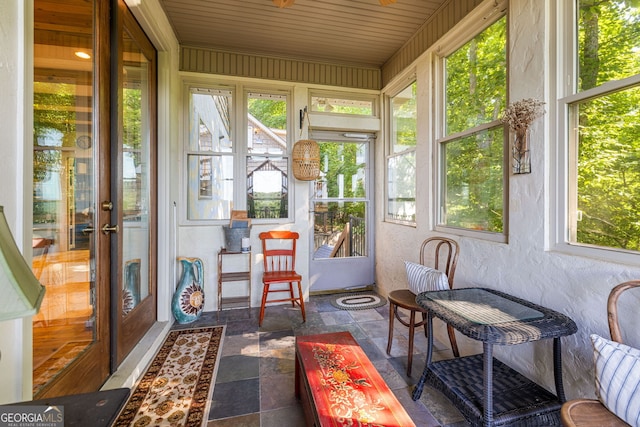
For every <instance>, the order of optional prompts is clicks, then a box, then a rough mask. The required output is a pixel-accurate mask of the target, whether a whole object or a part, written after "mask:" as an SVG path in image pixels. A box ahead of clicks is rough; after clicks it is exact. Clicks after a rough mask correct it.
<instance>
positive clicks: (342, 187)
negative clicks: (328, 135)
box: [320, 142, 366, 225]
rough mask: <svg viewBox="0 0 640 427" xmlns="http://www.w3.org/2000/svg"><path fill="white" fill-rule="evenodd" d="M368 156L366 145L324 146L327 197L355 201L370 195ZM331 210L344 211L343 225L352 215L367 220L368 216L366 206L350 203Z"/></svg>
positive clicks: (324, 179)
mask: <svg viewBox="0 0 640 427" xmlns="http://www.w3.org/2000/svg"><path fill="white" fill-rule="evenodd" d="M365 153H366V145H365V144H361V143H340V142H322V143H320V164H321V169H322V171H323V178H322V180H323V181H324V182H325V183H326V188H327V198H338V197H341V198H346V199H353V198H364V197H365V196H366V195H365V182H364V177H365V167H366V158H365ZM325 167H326V168H325ZM339 177H341V178H339ZM330 208H331V209H333V210H335V211H336V212H334V213H337V211H338V210H340V212H341V213H340V215H338V216H339V217H340V218H343V220H342V224H341V225H343V224H344V222H346V221H348V216H349V215H353V216H355V217H357V218H364V214H365V212H364V203H346V204H344V206H342V207H339V206H338V205H337V204H331V206H330Z"/></svg>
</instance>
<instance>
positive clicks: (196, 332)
mask: <svg viewBox="0 0 640 427" xmlns="http://www.w3.org/2000/svg"><path fill="white" fill-rule="evenodd" d="M223 337H224V326H215V327H207V328H192V329H182V330H175V331H171V332H169V335H168V336H167V339H166V340H165V342H164V343H163V344H162V347H160V350H159V351H158V353H157V354H156V356H155V358H154V359H153V361H152V362H151V364H150V365H149V367H148V368H147V371H146V372H145V374H144V375H143V376H142V377H141V379H140V381H139V383H138V384H137V385H136V387H135V388H134V390H133V392H132V393H131V396H130V397H129V400H128V401H127V403H126V404H125V406H124V407H123V409H122V411H121V412H120V415H119V416H118V419H117V420H116V422H115V423H114V424H113V426H117V427H125V426H127V427H129V426H135V427H142V426H149V425H153V426H171V427H201V426H205V425H206V424H207V418H208V417H209V409H210V407H211V396H212V394H213V386H214V384H215V377H216V373H217V370H218V362H219V360H220V357H219V355H220V352H221V348H222V339H223Z"/></svg>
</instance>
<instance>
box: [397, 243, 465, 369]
mask: <svg viewBox="0 0 640 427" xmlns="http://www.w3.org/2000/svg"><path fill="white" fill-rule="evenodd" d="M427 252H432V254H433V265H432V266H431V267H433V268H435V269H436V270H440V271H442V272H443V273H445V274H446V275H447V278H448V280H449V288H451V289H453V276H454V274H455V272H456V265H457V263H458V255H459V252H460V248H459V246H458V242H456V241H455V240H451V239H447V238H446V237H431V238H429V239H426V240H425V241H424V242H422V245H421V246H420V264H422V265H426V264H425V255H426V253H427ZM388 297H389V338H388V342H387V354H390V353H391V345H392V343H393V324H394V319H398V321H399V322H400V323H401V324H403V325H404V326H406V327H408V328H409V349H408V355H407V376H411V364H412V362H413V337H414V334H415V328H418V327H420V326H422V327H424V334H425V336H427V329H426V326H425V325H426V323H427V320H426V319H427V312H426V311H425V310H424V309H423V308H422V307H420V306H419V305H418V304H417V303H416V294H414V293H413V292H411V291H410V290H409V289H399V290H395V291H391V292H390V293H389V295H388ZM398 307H400V308H403V309H405V310H408V311H409V322H406V321H405V320H404V319H402V318H401V317H400V314H399V313H398ZM417 313H420V314H421V315H422V321H420V322H417V323H416V314H417ZM447 331H448V333H449V341H450V342H451V349H452V350H453V354H454V356H455V357H458V356H459V355H460V353H459V352H458V344H457V343H456V336H455V333H454V329H453V326H451V325H447Z"/></svg>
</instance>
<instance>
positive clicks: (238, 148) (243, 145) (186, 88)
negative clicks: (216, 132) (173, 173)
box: [179, 79, 296, 225]
mask: <svg viewBox="0 0 640 427" xmlns="http://www.w3.org/2000/svg"><path fill="white" fill-rule="evenodd" d="M182 83H183V85H182V87H183V95H184V105H185V106H186V108H184V109H183V110H184V112H183V117H184V119H183V125H182V128H183V129H182V131H181V134H182V135H183V142H182V144H181V145H182V150H181V151H182V153H181V155H180V158H181V162H180V163H181V173H180V176H181V179H180V184H179V188H180V190H179V191H180V192H181V193H182V194H181V198H180V199H181V201H182V204H183V208H182V209H180V214H179V216H180V224H181V225H226V224H228V223H229V220H230V218H222V219H214V218H202V219H194V218H190V217H189V211H188V210H189V207H188V203H189V194H188V192H189V172H190V170H189V156H193V155H207V156H209V155H210V156H220V155H224V156H232V157H233V161H232V163H233V190H232V194H233V196H232V197H233V200H232V201H231V205H232V208H231V209H236V210H246V209H247V192H248V186H247V159H248V158H249V156H251V155H252V153H250V152H249V149H248V145H249V144H248V126H249V118H248V105H247V103H248V97H249V94H250V93H262V94H273V95H279V96H280V95H282V96H285V97H286V103H287V114H286V115H287V136H286V148H285V150H284V152H283V154H282V157H286V159H287V170H288V181H289V187H288V212H287V213H288V216H287V218H272V219H262V218H259V219H252V224H283V223H290V222H292V221H293V218H294V206H295V205H294V203H295V202H294V201H295V194H294V193H295V190H294V188H295V179H294V177H293V170H292V165H291V150H292V147H293V142H292V141H293V139H294V138H295V137H294V136H293V132H294V130H295V123H296V121H295V120H294V117H293V116H294V114H293V110H294V105H293V89H292V88H290V87H288V86H287V87H275V86H274V87H269V86H248V85H245V84H242V83H224V82H217V81H202V80H188V79H184V80H183V82H182ZM197 90H203V91H206V90H214V91H215V90H221V91H228V92H230V93H231V99H232V111H231V112H230V117H231V121H232V123H231V126H230V134H231V143H232V146H231V152H230V153H226V152H225V153H221V152H217V151H211V152H209V151H207V152H202V151H194V150H190V142H191V141H190V137H191V135H190V125H191V119H192V118H191V107H190V106H191V96H192V94H193V93H197ZM253 155H254V156H261V157H262V156H266V155H264V154H259V153H258V154H256V153H254V154H253ZM196 197H197V195H196ZM230 215H231V212H229V216H230Z"/></svg>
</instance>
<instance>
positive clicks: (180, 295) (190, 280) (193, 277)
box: [171, 257, 204, 323]
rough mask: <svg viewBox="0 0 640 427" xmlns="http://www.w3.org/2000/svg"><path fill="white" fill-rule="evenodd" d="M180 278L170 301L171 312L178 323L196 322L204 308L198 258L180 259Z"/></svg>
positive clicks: (201, 267) (202, 280)
mask: <svg viewBox="0 0 640 427" xmlns="http://www.w3.org/2000/svg"><path fill="white" fill-rule="evenodd" d="M178 261H180V263H181V264H182V277H180V282H179V283H178V287H177V289H176V292H175V293H174V294H173V300H172V301H171V311H172V312H173V317H175V318H176V322H178V323H191V322H193V321H195V320H197V319H198V318H199V317H200V315H201V314H202V309H203V308H204V276H203V274H202V273H203V266H202V260H201V259H200V258H187V257H180V258H178Z"/></svg>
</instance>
